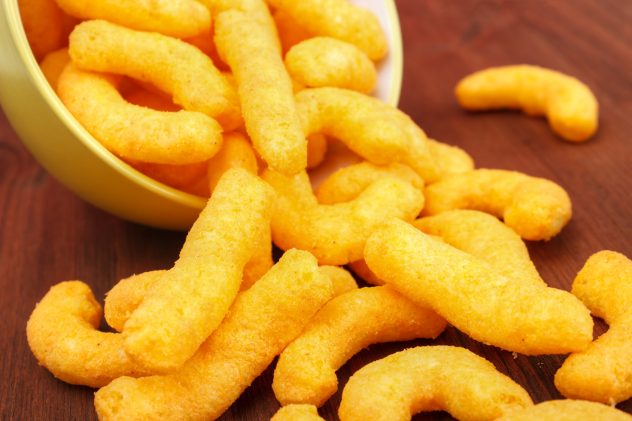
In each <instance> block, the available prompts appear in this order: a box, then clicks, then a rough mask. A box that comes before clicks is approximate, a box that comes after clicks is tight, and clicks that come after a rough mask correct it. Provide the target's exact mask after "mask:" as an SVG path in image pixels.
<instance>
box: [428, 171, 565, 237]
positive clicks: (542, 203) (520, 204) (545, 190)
mask: <svg viewBox="0 0 632 421" xmlns="http://www.w3.org/2000/svg"><path fill="white" fill-rule="evenodd" d="M425 193H426V207H425V208H424V214H426V215H436V214H438V213H441V212H445V211H447V210H452V209H475V210H479V211H483V212H487V213H491V214H492V215H495V216H497V217H499V218H502V219H503V220H504V221H505V224H507V226H509V227H510V228H512V229H513V230H514V231H516V233H518V235H520V236H521V237H522V238H524V239H525V240H533V241H538V240H549V239H551V238H552V237H554V236H556V235H557V234H559V232H560V231H561V230H562V228H564V226H566V224H567V223H568V221H569V220H570V219H571V216H572V213H573V211H572V205H571V200H570V198H569V197H568V194H567V193H566V191H565V190H564V189H563V188H562V187H560V186H559V185H558V184H556V183H554V182H552V181H550V180H547V179H544V178H538V177H531V176H528V175H526V174H522V173H519V172H516V171H506V170H489V169H480V170H474V171H470V172H467V173H463V174H455V175H452V176H449V177H445V178H444V179H442V180H440V181H439V182H437V183H434V184H432V185H431V186H428V188H426V192H425Z"/></svg>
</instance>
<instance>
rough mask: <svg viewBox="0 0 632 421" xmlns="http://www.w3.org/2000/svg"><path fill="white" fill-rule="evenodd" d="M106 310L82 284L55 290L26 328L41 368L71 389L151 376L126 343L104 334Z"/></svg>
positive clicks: (61, 284)
mask: <svg viewBox="0 0 632 421" xmlns="http://www.w3.org/2000/svg"><path fill="white" fill-rule="evenodd" d="M100 320H101V306H100V305H99V303H97V301H96V300H95V299H94V295H92V291H90V287H88V285H86V284H84V283H83V282H80V281H68V282H62V283H60V284H57V285H55V286H53V287H52V288H51V289H50V291H48V293H47V294H46V295H45V296H44V298H42V301H40V302H39V303H38V304H37V306H35V310H33V313H32V314H31V317H30V318H29V321H28V323H27V325H26V337H27V339H28V342H29V347H30V348H31V351H32V352H33V354H34V355H35V358H37V361H38V362H39V363H40V365H43V366H44V367H46V368H47V369H48V370H49V371H50V372H51V373H52V374H53V375H54V376H55V377H57V378H58V379H60V380H63V381H65V382H66V383H71V384H79V385H85V386H90V387H101V386H105V385H106V384H108V383H109V382H111V381H112V380H113V379H115V378H117V377H120V376H140V375H146V374H148V373H146V372H145V371H144V370H142V369H141V368H140V367H138V366H136V365H135V364H134V363H133V362H132V361H131V360H130V359H129V358H128V357H127V355H125V352H123V337H122V336H121V335H120V334H117V333H105V332H99V331H98V327H99V322H100Z"/></svg>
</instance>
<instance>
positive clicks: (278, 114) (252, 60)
mask: <svg viewBox="0 0 632 421" xmlns="http://www.w3.org/2000/svg"><path fill="white" fill-rule="evenodd" d="M266 28H267V27H266V26H265V25H263V24H261V23H259V21H258V20H257V19H255V18H253V17H252V16H251V15H250V14H248V13H244V12H239V11H236V10H229V11H227V12H222V13H220V14H219V15H218V16H217V18H216V25H215V44H216V45H217V49H218V51H219V54H220V57H221V58H222V59H223V60H224V61H225V62H226V63H228V65H229V66H230V68H231V70H232V71H233V74H234V76H235V80H236V81H237V92H238V94H239V99H240V101H241V107H242V112H243V116H244V122H245V124H246V130H247V131H248V135H249V137H250V138H251V139H252V143H253V144H254V146H255V149H256V150H257V152H258V153H259V155H261V157H262V158H263V159H264V160H265V161H266V162H267V163H268V165H269V166H270V168H272V169H274V170H276V171H280V172H283V173H284V174H287V175H294V174H297V173H299V172H300V171H302V170H304V169H305V167H306V165H307V140H306V138H305V136H304V135H303V131H302V127H301V121H300V119H299V117H298V113H297V110H296V105H295V103H294V94H293V91H292V81H291V79H290V76H289V75H288V73H287V70H286V69H285V66H284V65H283V61H282V59H281V52H280V50H279V48H278V45H277V44H276V41H277V40H278V39H277V38H272V36H271V35H270V34H269V31H268V30H267V29H266Z"/></svg>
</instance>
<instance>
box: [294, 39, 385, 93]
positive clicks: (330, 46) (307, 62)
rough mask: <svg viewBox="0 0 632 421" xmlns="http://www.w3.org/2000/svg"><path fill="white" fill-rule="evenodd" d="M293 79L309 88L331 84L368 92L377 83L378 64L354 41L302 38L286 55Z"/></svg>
mask: <svg viewBox="0 0 632 421" xmlns="http://www.w3.org/2000/svg"><path fill="white" fill-rule="evenodd" d="M285 67H287V70H288V73H289V74H290V76H292V78H293V79H294V80H296V81H297V82H299V83H301V84H302V85H305V86H306V87H308V88H322V87H326V86H332V87H336V88H343V89H351V90H353V91H358V92H362V93H365V94H368V93H369V92H371V91H373V89H374V88H375V85H376V83H377V70H376V69H375V64H373V62H372V61H371V60H370V59H369V58H368V57H367V55H366V54H365V53H364V52H363V51H362V50H360V49H359V48H358V47H356V46H355V45H353V44H349V43H347V42H344V41H339V40H337V39H334V38H328V37H315V38H310V39H308V40H306V41H303V42H301V43H299V44H297V45H295V46H294V47H292V48H291V49H290V51H288V52H287V54H286V55H285Z"/></svg>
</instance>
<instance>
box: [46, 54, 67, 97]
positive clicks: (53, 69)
mask: <svg viewBox="0 0 632 421" xmlns="http://www.w3.org/2000/svg"><path fill="white" fill-rule="evenodd" d="M68 63H70V55H68V49H67V48H62V49H60V50H55V51H53V52H50V53H48V54H46V56H45V57H44V59H43V60H42V61H41V62H40V69H42V73H44V77H45V78H46V80H47V81H48V84H49V85H50V86H51V87H52V88H53V89H54V90H55V91H57V82H58V81H59V77H60V76H61V73H62V72H63V71H64V69H65V68H66V65H67V64H68Z"/></svg>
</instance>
